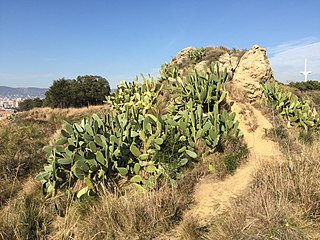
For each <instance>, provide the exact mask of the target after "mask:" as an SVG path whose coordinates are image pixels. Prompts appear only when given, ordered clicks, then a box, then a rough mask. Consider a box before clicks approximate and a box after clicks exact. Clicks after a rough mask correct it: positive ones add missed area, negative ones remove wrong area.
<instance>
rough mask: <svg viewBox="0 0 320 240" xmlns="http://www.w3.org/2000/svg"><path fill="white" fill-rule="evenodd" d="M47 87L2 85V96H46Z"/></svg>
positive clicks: (0, 89) (0, 88) (0, 93)
mask: <svg viewBox="0 0 320 240" xmlns="http://www.w3.org/2000/svg"><path fill="white" fill-rule="evenodd" d="M47 90H48V89H47V88H37V87H19V88H13V87H7V86H0V97H2V98H4V97H7V98H35V97H39V98H44V97H45V93H46V91H47Z"/></svg>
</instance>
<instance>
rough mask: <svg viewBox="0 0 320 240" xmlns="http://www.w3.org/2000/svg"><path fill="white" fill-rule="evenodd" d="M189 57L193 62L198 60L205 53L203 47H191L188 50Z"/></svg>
mask: <svg viewBox="0 0 320 240" xmlns="http://www.w3.org/2000/svg"><path fill="white" fill-rule="evenodd" d="M188 55H189V58H190V59H191V60H192V62H193V63H197V62H199V61H200V60H201V59H202V58H203V56H204V55H205V48H192V49H190V51H189V52H188Z"/></svg>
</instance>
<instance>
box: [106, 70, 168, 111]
mask: <svg viewBox="0 0 320 240" xmlns="http://www.w3.org/2000/svg"><path fill="white" fill-rule="evenodd" d="M142 79H143V83H140V82H138V79H137V78H136V79H135V81H133V82H121V83H120V85H119V86H118V88H117V89H116V90H115V92H114V94H113V95H112V96H108V97H106V100H107V103H108V104H109V105H110V107H111V110H115V111H117V112H119V113H123V112H125V111H126V109H127V107H128V109H129V110H130V111H133V112H135V113H142V114H146V113H147V112H150V110H151V109H153V110H156V103H157V100H158V97H159V93H160V92H161V90H162V85H159V84H157V82H156V81H155V80H154V79H153V78H151V77H149V79H146V78H145V77H144V76H143V75H142Z"/></svg>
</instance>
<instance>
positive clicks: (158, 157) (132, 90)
mask: <svg viewBox="0 0 320 240" xmlns="http://www.w3.org/2000/svg"><path fill="white" fill-rule="evenodd" d="M215 66H216V67H215ZM142 77H143V76H142ZM162 77H163V78H165V77H168V79H166V80H168V81H169V82H171V83H172V86H170V87H169V89H168V90H169V92H171V93H174V95H172V96H173V97H174V98H175V101H174V103H173V104H171V105H170V108H169V110H168V111H167V113H161V112H160V111H159V110H158V109H157V103H158V101H159V98H160V97H161V91H162V84H158V83H157V82H156V81H155V80H154V79H153V78H151V77H149V78H148V79H146V78H144V77H143V83H139V82H138V81H137V80H135V81H134V82H132V83H125V82H124V83H121V84H120V86H118V89H117V90H116V91H115V94H114V96H110V97H107V102H108V104H109V105H110V112H109V113H108V114H106V115H105V116H103V117H100V116H98V115H97V114H94V115H92V117H90V118H86V119H83V120H82V121H81V123H80V124H77V123H75V124H73V125H71V124H69V123H67V122H65V126H64V128H63V129H62V130H61V135H62V137H61V138H60V139H58V140H57V141H56V143H55V145H54V146H48V147H46V148H45V151H46V152H47V154H48V163H49V164H47V165H46V166H45V167H44V171H43V172H41V173H40V174H38V176H37V177H36V178H37V179H38V180H39V181H40V182H41V183H42V185H43V190H44V192H45V193H51V194H52V195H54V194H55V192H56V190H58V189H64V190H66V191H67V192H68V193H71V194H72V195H73V194H75V195H76V196H77V198H80V199H83V198H91V197H92V196H94V195H95V194H96V193H97V191H98V190H99V187H100V186H109V187H112V184H118V183H119V181H120V180H126V181H129V182H131V183H133V184H134V185H135V186H136V187H137V189H139V190H144V189H146V188H155V187H157V183H158V180H159V179H165V180H168V181H169V182H171V184H175V180H176V179H178V178H179V177H180V176H181V169H182V168H183V167H184V166H185V165H187V164H188V163H189V162H191V161H192V160H193V159H196V158H197V157H198V152H197V145H198V144H199V142H201V141H202V142H205V143H206V144H207V146H208V147H209V151H214V150H215V149H216V147H217V145H218V144H219V141H220V138H221V136H232V137H237V138H238V137H240V136H241V132H240V131H239V129H238V122H237V121H235V113H232V114H229V113H228V112H227V110H225V109H223V110H222V103H223V101H224V98H225V96H226V91H225V87H224V83H225V81H226V79H227V74H226V71H224V72H223V73H221V72H220V71H219V69H218V67H217V65H211V66H210V69H209V70H208V71H207V72H206V73H202V72H197V71H195V70H192V71H190V75H189V76H187V77H186V79H183V80H182V79H181V78H180V77H179V74H178V73H177V71H176V69H175V68H171V69H169V70H168V71H167V72H166V74H163V75H162ZM208 85H209V86H208ZM220 108H221V109H220ZM79 182H80V183H81V184H80V186H82V189H80V190H79V188H75V187H74V186H79ZM76 184H77V185H76Z"/></svg>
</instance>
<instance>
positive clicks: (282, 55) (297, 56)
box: [268, 38, 320, 83]
mask: <svg viewBox="0 0 320 240" xmlns="http://www.w3.org/2000/svg"><path fill="white" fill-rule="evenodd" d="M268 54H269V55H270V56H269V61H270V64H271V67H272V69H273V72H274V75H275V78H276V79H277V80H279V81H281V82H284V83H285V82H288V81H302V80H303V79H304V76H303V75H301V74H300V72H301V71H303V70H304V59H305V58H307V60H308V70H310V71H312V74H310V75H309V79H310V80H320V41H316V40H315V39H314V38H305V39H301V40H298V41H293V42H288V43H284V44H281V45H278V46H276V47H274V48H271V49H269V50H268Z"/></svg>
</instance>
